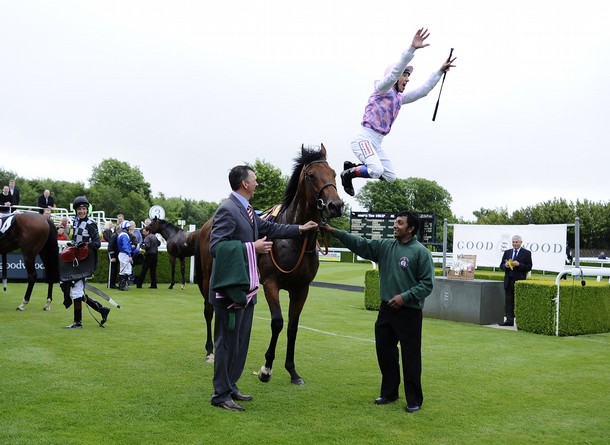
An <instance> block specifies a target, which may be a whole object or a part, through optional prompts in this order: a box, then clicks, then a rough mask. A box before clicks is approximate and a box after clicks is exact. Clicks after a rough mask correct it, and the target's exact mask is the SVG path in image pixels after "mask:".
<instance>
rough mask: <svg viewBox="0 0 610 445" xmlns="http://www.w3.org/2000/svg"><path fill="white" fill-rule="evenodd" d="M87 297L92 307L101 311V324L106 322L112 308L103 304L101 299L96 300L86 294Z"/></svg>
mask: <svg viewBox="0 0 610 445" xmlns="http://www.w3.org/2000/svg"><path fill="white" fill-rule="evenodd" d="M85 298H86V300H85V301H86V302H87V304H88V305H89V306H90V307H92V308H93V310H94V311H97V312H99V313H100V315H101V316H102V321H101V322H100V325H102V326H103V325H104V323H106V320H107V319H108V314H109V313H110V308H109V307H104V306H102V304H101V303H100V302H99V301H95V300H94V299H93V298H91V297H90V296H89V295H85Z"/></svg>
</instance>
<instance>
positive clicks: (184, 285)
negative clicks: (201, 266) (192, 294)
mask: <svg viewBox="0 0 610 445" xmlns="http://www.w3.org/2000/svg"><path fill="white" fill-rule="evenodd" d="M180 273H181V274H182V290H184V288H185V287H186V279H185V278H184V274H185V270H184V258H180Z"/></svg>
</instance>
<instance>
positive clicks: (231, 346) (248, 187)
mask: <svg viewBox="0 0 610 445" xmlns="http://www.w3.org/2000/svg"><path fill="white" fill-rule="evenodd" d="M229 184H230V185H231V189H232V190H233V191H232V193H231V195H229V198H228V199H226V200H225V201H224V202H223V203H222V204H221V205H220V207H218V210H217V211H216V214H215V215H214V219H213V223H212V231H211V234H210V253H211V255H212V257H213V258H214V263H213V266H212V276H211V279H210V284H211V285H210V289H211V290H210V295H209V300H210V302H211V303H212V304H213V305H214V310H215V315H214V321H215V325H214V346H215V351H216V354H215V356H214V379H213V384H214V395H213V396H212V401H211V403H212V405H213V406H217V407H220V408H223V409H226V410H229V411H243V410H244V409H245V408H244V407H242V406H241V405H238V404H237V403H235V401H248V400H252V396H251V395H244V394H242V393H240V392H239V388H238V387H237V381H238V380H239V378H240V377H241V374H242V372H243V369H244V365H245V363H246V356H247V354H248V345H249V343H250V331H251V329H252V318H253V315H254V305H255V304H256V292H257V290H258V273H257V269H256V254H258V255H262V254H267V253H268V252H269V251H270V250H271V246H272V244H273V242H272V241H269V239H274V238H275V239H280V238H297V237H299V236H300V234H301V233H302V232H305V231H308V230H311V229H315V228H317V227H318V224H317V223H315V222H313V221H308V222H307V223H306V224H303V225H298V224H276V223H273V222H269V221H266V220H263V219H261V218H260V217H259V216H258V215H256V213H254V211H253V209H252V206H251V205H250V203H249V201H250V199H252V197H253V196H254V190H255V189H256V187H257V186H258V183H257V182H256V174H255V173H254V170H252V168H250V167H248V166H245V165H240V166H237V167H233V168H232V169H231V171H230V172H229ZM261 236H262V238H260V239H259V237H261ZM235 241H238V242H241V243H243V245H244V248H243V249H242V250H239V251H237V252H238V253H239V252H241V251H243V252H255V254H254V255H252V256H248V259H249V260H251V261H249V262H248V264H246V266H249V268H250V270H251V271H252V273H251V274H250V275H251V279H250V286H249V288H248V289H247V290H245V291H244V292H243V293H244V295H243V297H244V298H243V301H244V302H245V303H240V304H238V303H236V301H235V300H233V299H232V298H228V295H224V294H223V293H221V292H219V291H218V289H216V290H214V289H215V288H216V286H215V283H216V284H218V283H220V282H226V281H228V279H229V278H231V276H232V275H234V276H243V274H244V273H243V272H244V270H243V269H241V268H242V267H244V255H245V253H244V255H239V254H238V255H237V256H236V257H235V258H236V259H241V265H239V264H238V263H239V262H240V261H236V262H235V266H231V262H230V261H226V260H224V261H221V258H220V257H219V255H218V254H219V253H220V252H222V251H223V250H227V249H225V248H224V247H225V246H223V243H225V244H227V246H231V247H233V246H235V244H234V242H235ZM238 247H240V248H241V246H238ZM239 257H241V258H239ZM217 263H218V264H221V263H222V264H224V266H223V267H220V266H219V267H216V266H217ZM252 263H254V264H252ZM231 267H233V271H234V272H233V273H232V272H231V271H230V270H228V269H230V268H231ZM238 268H239V269H238ZM217 275H218V276H217Z"/></svg>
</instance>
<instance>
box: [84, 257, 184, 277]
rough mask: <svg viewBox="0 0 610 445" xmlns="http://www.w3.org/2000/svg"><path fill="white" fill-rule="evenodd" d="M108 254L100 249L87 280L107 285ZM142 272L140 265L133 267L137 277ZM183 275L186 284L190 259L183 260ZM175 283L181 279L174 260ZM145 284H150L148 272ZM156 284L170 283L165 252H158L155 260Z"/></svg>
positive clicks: (178, 266)
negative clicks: (94, 265)
mask: <svg viewBox="0 0 610 445" xmlns="http://www.w3.org/2000/svg"><path fill="white" fill-rule="evenodd" d="M109 265H110V264H109V261H108V254H107V253H106V250H102V249H100V250H99V252H98V262H97V270H96V271H95V276H93V277H91V278H89V279H88V281H91V282H93V283H107V282H108V268H109ZM141 270H142V265H141V264H136V265H135V266H134V273H135V274H136V275H138V274H139V273H140V271H141ZM184 270H185V272H184V274H185V277H186V281H187V283H188V280H189V275H190V270H191V258H190V257H188V258H185V259H184ZM175 280H176V283H180V282H181V280H182V277H181V276H180V261H179V260H176V277H175ZM144 282H145V283H150V272H147V273H146V279H145V280H144ZM157 282H158V283H170V282H171V270H170V266H169V255H168V253H167V252H166V251H159V257H158V259H157Z"/></svg>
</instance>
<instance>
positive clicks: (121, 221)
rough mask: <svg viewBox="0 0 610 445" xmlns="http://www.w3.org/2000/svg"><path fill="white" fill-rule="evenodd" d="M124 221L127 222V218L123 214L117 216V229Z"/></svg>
mask: <svg viewBox="0 0 610 445" xmlns="http://www.w3.org/2000/svg"><path fill="white" fill-rule="evenodd" d="M123 221H125V216H124V215H123V214H122V213H119V214H118V215H117V216H116V226H115V229H116V228H118V227H119V226H120V225H121V224H123Z"/></svg>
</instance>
